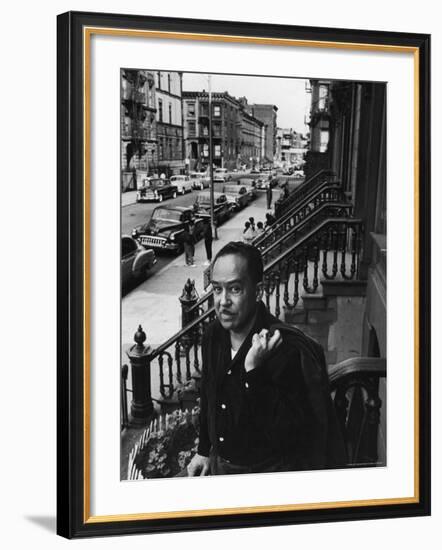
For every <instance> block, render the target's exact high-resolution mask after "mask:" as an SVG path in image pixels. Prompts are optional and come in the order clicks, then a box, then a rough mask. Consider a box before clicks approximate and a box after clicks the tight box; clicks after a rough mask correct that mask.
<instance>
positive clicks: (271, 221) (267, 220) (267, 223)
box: [266, 212, 276, 227]
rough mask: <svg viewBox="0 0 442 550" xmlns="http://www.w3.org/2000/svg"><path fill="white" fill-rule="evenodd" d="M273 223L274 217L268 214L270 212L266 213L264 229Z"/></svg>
mask: <svg viewBox="0 0 442 550" xmlns="http://www.w3.org/2000/svg"><path fill="white" fill-rule="evenodd" d="M275 222H276V218H275V216H273V215H272V214H270V212H267V214H266V227H270V226H271V225H273V224H274V223H275Z"/></svg>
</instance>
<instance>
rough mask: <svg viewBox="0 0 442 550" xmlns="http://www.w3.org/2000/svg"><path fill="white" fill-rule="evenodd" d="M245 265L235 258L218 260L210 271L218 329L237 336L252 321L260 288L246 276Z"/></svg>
mask: <svg viewBox="0 0 442 550" xmlns="http://www.w3.org/2000/svg"><path fill="white" fill-rule="evenodd" d="M247 267H248V266H247V261H246V260H245V259H244V258H243V257H242V256H240V255H239V254H229V255H226V256H221V258H218V259H217V260H216V262H215V265H214V266H213V269H212V287H213V295H214V301H215V311H216V315H217V317H218V319H219V322H220V323H221V325H222V327H223V328H224V329H226V330H230V331H232V332H241V330H243V329H244V328H246V327H247V325H248V324H249V323H250V322H251V320H252V319H253V317H254V315H255V312H256V304H257V301H259V300H260V299H261V294H262V290H261V286H262V285H261V284H258V285H257V284H255V283H254V282H253V281H252V279H251V277H250V275H249V274H248V269H247Z"/></svg>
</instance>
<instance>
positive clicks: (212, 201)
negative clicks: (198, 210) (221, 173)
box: [208, 75, 218, 239]
mask: <svg viewBox="0 0 442 550" xmlns="http://www.w3.org/2000/svg"><path fill="white" fill-rule="evenodd" d="M208 78H209V166H210V225H211V226H212V235H213V238H214V239H217V238H218V234H217V231H216V225H215V206H214V205H215V193H214V189H213V147H212V77H211V76H210V75H208Z"/></svg>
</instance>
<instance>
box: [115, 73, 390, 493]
mask: <svg viewBox="0 0 442 550" xmlns="http://www.w3.org/2000/svg"><path fill="white" fill-rule="evenodd" d="M119 84H120V105H119V108H120V183H121V220H120V223H121V226H120V227H121V348H120V351H121V368H120V373H119V375H120V388H121V394H120V479H121V481H141V480H149V479H158V478H181V477H197V476H215V475H216V476H217V475H229V474H243V475H244V474H262V473H271V472H294V471H301V470H302V471H306V470H307V471H308V470H328V469H344V468H383V467H387V466H388V449H387V407H388V399H387V382H386V381H387V361H386V357H387V309H386V304H387V297H386V295H387V265H386V263H387V262H386V258H387V169H386V162H387V159H386V151H387V143H386V136H387V132H386V121H387V109H388V106H387V86H388V83H386V82H382V81H356V80H331V79H325V78H321V77H320V76H318V78H303V77H302V76H300V77H299V78H288V77H281V76H278V75H274V76H260V75H246V74H244V75H239V74H216V73H210V74H206V73H191V72H177V71H171V70H167V68H164V70H157V69H155V70H151V69H149V68H143V67H141V68H140V67H138V68H129V67H124V68H121V70H120V79H119ZM177 482H178V483H179V480H178V479H177Z"/></svg>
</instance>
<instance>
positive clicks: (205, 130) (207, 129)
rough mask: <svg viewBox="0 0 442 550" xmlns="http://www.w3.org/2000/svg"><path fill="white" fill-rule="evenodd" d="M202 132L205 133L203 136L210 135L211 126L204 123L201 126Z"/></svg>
mask: <svg viewBox="0 0 442 550" xmlns="http://www.w3.org/2000/svg"><path fill="white" fill-rule="evenodd" d="M201 133H202V134H203V136H205V137H207V136H208V135H209V127H208V126H205V125H203V126H202V127H201Z"/></svg>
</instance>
